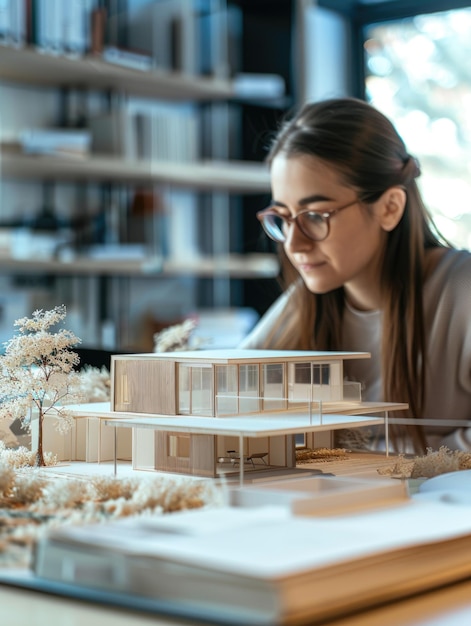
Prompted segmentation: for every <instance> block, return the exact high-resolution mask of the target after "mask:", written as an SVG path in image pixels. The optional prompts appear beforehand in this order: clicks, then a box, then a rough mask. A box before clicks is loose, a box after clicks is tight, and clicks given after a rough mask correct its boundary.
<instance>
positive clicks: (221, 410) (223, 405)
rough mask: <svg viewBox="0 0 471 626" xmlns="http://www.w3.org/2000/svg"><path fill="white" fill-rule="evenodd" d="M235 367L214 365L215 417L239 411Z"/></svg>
mask: <svg viewBox="0 0 471 626" xmlns="http://www.w3.org/2000/svg"><path fill="white" fill-rule="evenodd" d="M238 392H239V389H238V380H237V365H216V394H217V395H216V399H215V401H216V415H235V414H237V413H238V411H239V402H238V397H237V396H238Z"/></svg>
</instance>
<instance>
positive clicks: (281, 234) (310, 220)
mask: <svg viewBox="0 0 471 626" xmlns="http://www.w3.org/2000/svg"><path fill="white" fill-rule="evenodd" d="M292 221H296V223H297V225H298V227H299V228H300V229H301V231H302V232H303V233H304V234H305V235H306V237H309V238H310V239H313V240H315V241H321V240H322V239H325V238H326V237H327V235H328V233H329V224H328V221H327V219H326V218H325V217H324V216H323V215H322V214H321V213H318V212H315V211H307V212H306V213H300V214H299V215H297V216H296V217H295V218H294V220H287V219H286V218H283V217H280V216H279V215H274V214H272V215H270V214H269V215H265V216H263V221H262V223H263V227H264V229H265V231H266V233H267V235H268V236H269V237H272V238H273V239H274V240H275V241H281V242H283V241H286V237H287V234H288V230H289V228H290V226H291V224H290V222H292Z"/></svg>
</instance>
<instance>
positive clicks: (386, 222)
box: [376, 187, 407, 232]
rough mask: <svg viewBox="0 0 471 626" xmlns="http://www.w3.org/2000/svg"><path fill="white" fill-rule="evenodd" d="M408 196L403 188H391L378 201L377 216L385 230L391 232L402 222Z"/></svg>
mask: <svg viewBox="0 0 471 626" xmlns="http://www.w3.org/2000/svg"><path fill="white" fill-rule="evenodd" d="M406 200H407V195H406V192H405V190H404V189H403V188H402V187H390V188H389V189H387V190H386V191H385V192H384V193H383V195H382V196H381V198H380V199H379V200H378V201H377V209H376V214H377V216H378V218H379V223H380V226H381V228H382V229H383V230H385V231H387V232H391V231H392V230H394V229H395V228H396V226H397V225H398V224H399V222H400V221H401V218H402V216H403V214H404V209H405V207H406Z"/></svg>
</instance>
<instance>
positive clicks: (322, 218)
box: [257, 198, 358, 243]
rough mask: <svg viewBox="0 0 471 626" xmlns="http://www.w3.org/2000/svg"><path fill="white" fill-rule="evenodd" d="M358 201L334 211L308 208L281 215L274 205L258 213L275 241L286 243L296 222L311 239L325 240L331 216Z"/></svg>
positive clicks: (265, 229)
mask: <svg viewBox="0 0 471 626" xmlns="http://www.w3.org/2000/svg"><path fill="white" fill-rule="evenodd" d="M357 203H358V199H357V198H356V199H355V200H353V201H352V202H349V203H348V204H345V205H344V206H341V207H339V208H338V209H334V210H333V211H329V212H325V213H321V212H320V211H312V210H311V209H307V210H306V211H301V212H300V213H298V214H297V215H295V216H294V217H292V216H291V215H290V216H286V215H280V214H279V213H278V211H277V210H276V209H274V208H273V207H271V206H270V207H268V208H267V209H264V210H263V211H259V212H258V213H257V218H258V219H259V220H260V222H261V224H262V226H263V230H264V231H265V232H266V234H267V235H268V236H269V237H270V238H271V239H273V240H274V241H279V242H281V243H284V242H285V241H286V238H287V235H288V231H289V229H290V227H291V226H292V224H293V223H294V222H296V224H297V226H298V228H299V230H300V231H301V232H302V233H303V234H304V235H305V236H306V237H309V239H312V240H313V241H323V240H324V239H326V238H327V237H328V235H329V232H330V218H331V217H333V216H334V215H335V214H336V213H339V212H340V211H343V210H344V209H348V207H351V206H353V205H355V204H357Z"/></svg>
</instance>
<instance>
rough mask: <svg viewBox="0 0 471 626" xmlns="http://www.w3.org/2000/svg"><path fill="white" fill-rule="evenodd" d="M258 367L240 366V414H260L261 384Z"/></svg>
mask: <svg viewBox="0 0 471 626" xmlns="http://www.w3.org/2000/svg"><path fill="white" fill-rule="evenodd" d="M259 371H260V370H259V367H258V365H253V364H252V365H248V364H247V365H245V364H241V365H240V366H239V395H240V400H239V401H240V405H239V411H240V413H258V412H259V411H260V384H259Z"/></svg>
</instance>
